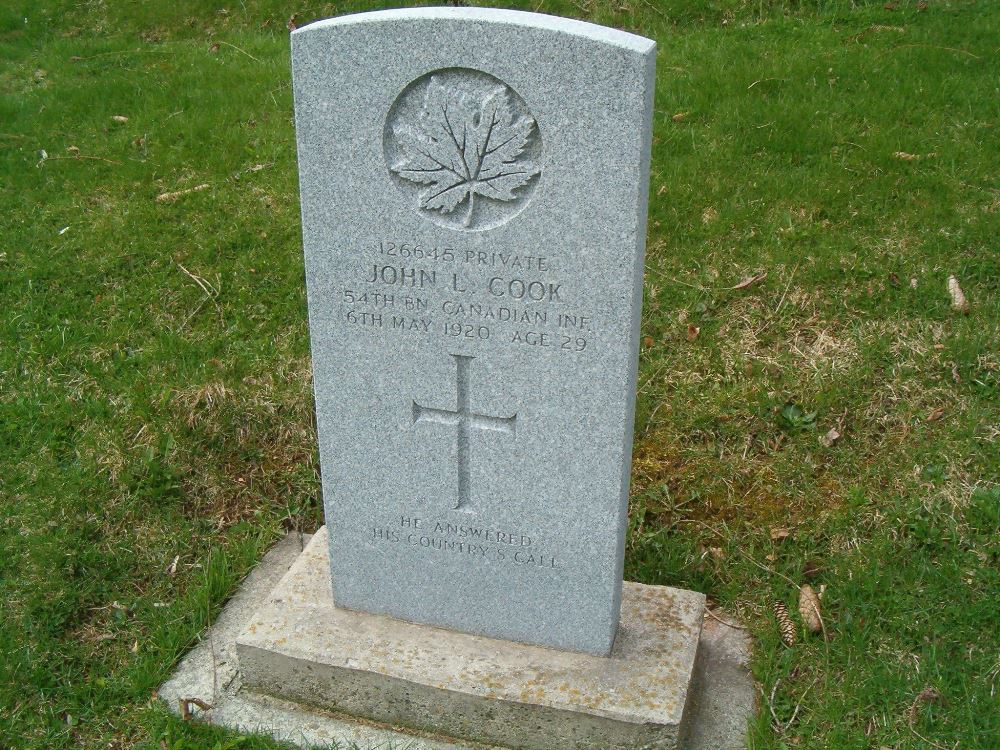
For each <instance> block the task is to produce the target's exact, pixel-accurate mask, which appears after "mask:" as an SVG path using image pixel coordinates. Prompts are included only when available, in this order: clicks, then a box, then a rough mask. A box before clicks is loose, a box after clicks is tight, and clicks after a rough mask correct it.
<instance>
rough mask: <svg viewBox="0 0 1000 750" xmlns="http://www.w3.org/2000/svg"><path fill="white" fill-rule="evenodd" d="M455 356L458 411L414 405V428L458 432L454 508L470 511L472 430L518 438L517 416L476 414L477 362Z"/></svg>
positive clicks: (458, 355) (461, 355)
mask: <svg viewBox="0 0 1000 750" xmlns="http://www.w3.org/2000/svg"><path fill="white" fill-rule="evenodd" d="M451 356H452V357H454V358H455V371H456V374H455V377H456V394H457V401H458V408H457V409H456V410H455V411H451V410H450V409H434V408H429V407H426V406H421V405H420V404H418V403H417V402H416V401H414V402H413V424H418V423H419V422H437V423H438V424H446V425H453V426H455V427H457V428H458V500H457V502H456V504H455V506H454V507H455V509H456V510H462V509H463V508H465V509H467V508H468V506H469V504H470V502H471V494H472V490H471V487H470V485H471V483H472V478H471V475H472V472H471V467H470V466H469V463H470V458H469V453H470V449H469V443H470V440H469V438H470V435H471V432H472V430H473V429H477V430H496V431H498V432H507V433H510V434H514V433H515V431H516V429H517V414H514V415H513V416H511V417H490V416H487V415H485V414H478V413H476V412H474V411H472V406H471V403H470V402H471V400H472V399H471V391H472V376H471V373H470V372H469V370H470V367H469V365H470V363H471V362H472V360H473V359H475V358H474V357H470V356H467V355H463V354H452V355H451Z"/></svg>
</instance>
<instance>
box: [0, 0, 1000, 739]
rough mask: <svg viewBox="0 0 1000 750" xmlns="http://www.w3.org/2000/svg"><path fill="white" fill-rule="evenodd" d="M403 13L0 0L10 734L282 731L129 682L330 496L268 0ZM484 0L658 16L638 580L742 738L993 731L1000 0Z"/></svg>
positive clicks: (644, 20)
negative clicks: (748, 697)
mask: <svg viewBox="0 0 1000 750" xmlns="http://www.w3.org/2000/svg"><path fill="white" fill-rule="evenodd" d="M398 4H405V3H384V4H383V3H374V2H372V3H363V2H340V3H316V4H314V5H312V6H305V7H298V8H297V7H296V6H289V5H288V4H285V3H279V2H276V1H269V0H260V1H251V0H244V1H243V2H239V3H230V4H228V5H225V6H224V7H223V4H222V3H221V2H220V3H208V2H198V1H197V0H176V1H175V2H172V3H140V2H111V1H110V0H107V1H106V2H97V1H94V2H66V1H63V2H58V1H56V0H53V1H52V2H47V3H37V2H27V1H26V0H13V2H12V3H11V2H8V3H5V4H4V7H3V8H2V9H0V310H2V312H0V344H2V346H0V549H2V554H0V655H2V656H0V747H4V748H6V747H10V748H46V749H48V748H54V749H58V748H70V747H84V748H109V747H110V748H125V747H140V748H160V747H168V748H177V750H183V749H184V748H201V747H205V748H212V747H215V746H217V747H218V748H220V750H222V748H224V747H229V746H230V745H227V742H230V741H232V742H234V743H238V744H234V745H232V746H238V747H242V748H271V747H274V746H275V745H274V744H273V743H271V742H269V741H265V740H263V739H259V738H253V739H244V740H239V739H236V740H232V739H231V736H229V735H226V734H224V733H222V732H219V731H217V730H214V729H210V728H208V727H205V726H202V725H198V724H194V723H185V722H182V721H180V720H179V719H176V718H174V717H173V716H171V715H169V714H168V713H167V712H165V711H164V709H163V708H162V707H161V706H159V705H158V703H157V702H156V701H155V700H152V697H153V692H154V691H155V689H156V687H157V685H159V684H160V682H161V681H162V680H163V679H164V678H165V677H166V676H167V675H168V674H169V672H170V670H171V668H172V666H173V665H174V664H175V663H176V661H177V659H178V658H180V656H181V655H183V653H184V652H185V651H186V650H187V649H188V648H189V647H190V646H191V645H192V644H193V643H194V642H195V640H196V639H197V637H198V634H199V633H200V632H201V631H202V629H203V628H204V627H205V626H206V625H207V624H208V623H209V622H211V620H212V618H213V616H214V615H215V614H216V613H217V612H218V610H219V608H220V607H221V605H222V603H223V602H224V600H225V599H226V597H227V596H228V595H229V594H230V593H231V592H232V591H233V590H234V587H235V586H236V585H237V583H238V582H239V580H240V579H241V577H242V576H243V575H245V574H246V572H247V571H248V570H249V569H250V568H251V567H252V566H253V565H254V563H255V562H256V561H257V560H258V559H259V558H260V556H261V555H262V554H263V551H264V550H265V549H266V548H267V546H268V545H269V544H270V543H271V542H273V541H274V540H275V539H277V538H278V537H279V536H280V535H281V534H282V533H284V532H285V531H286V530H287V529H291V528H302V529H305V530H307V531H308V530H312V529H313V528H315V527H316V526H317V525H318V524H319V523H320V522H321V512H320V510H319V508H318V493H319V480H318V473H317V467H316V458H315V434H314V426H313V418H312V402H311V395H310V391H309V388H310V380H309V357H308V351H309V349H308V331H307V327H306V315H305V296H304V283H303V272H302V264H301V263H302V261H301V248H300V240H299V223H298V204H297V201H298V197H297V190H296V170H295V154H294V138H293V129H292V123H291V97H290V89H289V69H288V36H287V29H286V22H287V21H288V17H289V15H290V14H291V12H292V11H293V10H295V11H297V12H298V16H297V21H298V22H299V23H300V24H301V23H304V22H307V21H308V20H311V19H313V18H317V17H323V16H327V15H334V14H336V13H342V12H347V11H349V10H359V9H365V8H374V7H385V6H389V5H398ZM497 4H498V5H505V6H508V7H520V8H526V9H537V10H541V11H546V12H552V13H559V14H563V15H569V16H575V17H580V18H585V19H587V20H592V21H596V22H600V23H606V24H609V25H613V26H617V27H620V28H625V29H630V30H634V31H637V32H639V33H642V34H645V35H647V36H655V37H656V38H657V39H658V40H659V42H660V52H659V62H658V81H657V98H656V117H655V128H656V132H655V135H656V139H655V144H654V151H653V158H654V163H653V178H652V179H653V183H652V191H651V206H650V208H651V211H650V234H649V243H648V248H649V249H648V258H647V273H646V290H645V292H646V304H645V309H644V313H643V337H644V344H643V349H642V359H641V371H640V396H639V407H638V415H637V422H636V450H635V461H634V467H633V503H632V511H631V525H630V536H629V546H628V552H627V560H626V567H627V575H628V577H630V578H633V579H636V580H641V581H645V582H647V583H655V584H671V585H678V586H684V587H688V588H696V589H699V590H702V591H705V592H706V593H708V594H709V596H710V597H711V598H712V600H714V601H715V602H717V603H719V604H720V605H722V606H723V607H724V608H726V610H728V611H729V612H731V613H735V614H738V615H739V616H740V617H741V618H742V619H743V620H744V621H745V622H746V623H747V624H748V626H749V627H750V629H751V632H752V634H753V635H754V637H755V652H754V661H753V670H754V675H755V678H756V680H757V681H758V683H759V685H760V688H761V707H762V710H761V712H760V716H759V719H758V720H757V721H756V722H755V723H754V725H753V726H751V727H750V729H749V736H750V742H751V746H752V747H753V748H774V749H777V748H816V749H825V748H835V749H837V750H840V749H843V750H848V749H853V748H858V749H859V750H860V749H861V748H875V749H876V750H878V749H880V748H892V749H893V750H897V749H900V748H921V749H923V748H931V747H937V748H948V750H952V749H953V748H963V749H971V748H984V749H986V748H996V747H1000V698H998V697H997V689H998V687H1000V686H998V684H997V683H998V682H1000V636H998V630H997V619H996V613H997V606H996V602H997V600H998V598H1000V543H998V539H1000V535H998V532H1000V450H998V445H1000V247H998V246H997V237H998V236H1000V184H998V181H997V175H998V174H1000V147H998V144H1000V131H998V124H1000V117H998V115H1000V97H998V94H997V92H998V87H1000V65H998V63H997V60H998V52H1000V49H998V41H997V40H998V39H1000V6H997V5H995V4H992V3H986V2H978V3H977V2H973V1H971V0H970V1H969V2H937V1H936V0H931V2H930V7H929V8H928V9H927V10H926V11H921V10H919V9H918V7H917V4H916V3H915V2H909V1H908V0H900V2H899V3H898V5H897V7H896V8H895V9H894V10H887V9H886V8H884V7H883V3H882V2H877V3H870V4H869V3H863V2H853V3H852V2H849V1H846V0H845V1H841V2H833V1H831V2H819V1H817V2H805V1H804V0H803V2H779V1H777V0H771V1H765V0H761V1H760V2H753V1H750V0H747V1H742V0H705V1H704V2H699V1H698V0H662V1H658V0H600V1H599V0H577V1H576V2H569V1H568V0H567V1H563V2H561V1H559V0H536V1H533V2H530V3H529V2H501V3H497ZM115 115H121V116H124V117H127V118H128V120H127V121H125V122H118V121H115V120H114V119H112V118H113V116H115ZM43 151H44V152H45V154H47V158H42V152H43ZM201 185H207V186H208V187H207V188H204V189H201V190H197V191H192V192H189V193H185V194H183V195H181V196H179V197H177V198H176V199H174V200H172V201H168V200H163V201H157V196H159V195H161V194H164V193H171V192H178V191H183V190H187V189H189V188H194V187H196V186H201ZM764 273H766V277H765V278H762V279H761V280H760V281H758V282H756V283H754V284H752V285H750V286H748V287H746V288H744V289H732V287H734V286H737V285H738V284H739V282H740V281H741V279H744V278H746V277H750V276H755V275H762V274H764ZM951 275H954V276H955V277H956V278H957V279H958V280H959V282H960V284H961V285H962V288H963V289H964V291H965V294H966V296H967V297H968V300H969V303H970V312H969V314H968V315H962V314H960V313H958V312H956V311H954V310H952V309H951V306H950V300H949V296H948V292H947V279H948V277H949V276H951ZM831 429H836V431H837V432H838V433H839V434H840V437H839V439H837V440H835V441H832V442H830V440H827V441H826V442H824V440H823V438H824V437H825V436H827V435H828V433H829V431H830V430H831ZM175 559H176V564H175V565H172V563H173V562H174V560H175ZM805 582H809V583H811V584H812V585H813V586H814V587H816V588H819V587H820V586H825V587H826V588H825V594H824V598H823V608H824V616H825V625H826V630H827V636H828V637H827V638H826V639H824V638H822V637H816V636H805V634H803V637H802V638H801V640H800V644H799V645H797V646H796V647H795V648H793V649H787V648H785V647H784V646H782V645H781V643H780V641H779V639H778V634H777V630H776V627H775V624H774V621H773V617H772V615H771V607H772V603H773V602H774V601H775V600H781V601H785V602H786V603H787V604H788V605H789V608H790V609H791V610H792V611H793V612H794V610H795V603H796V591H795V587H794V585H793V583H794V584H800V583H805ZM925 687H931V688H934V689H935V690H936V691H938V693H939V694H940V698H939V699H936V700H932V701H927V702H921V701H917V696H918V695H919V694H920V693H921V691H922V690H923V689H924V688H925ZM914 706H915V708H913V709H912V710H911V707H914ZM772 709H773V715H772ZM793 716H794V720H793Z"/></svg>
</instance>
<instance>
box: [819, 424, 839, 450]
mask: <svg viewBox="0 0 1000 750" xmlns="http://www.w3.org/2000/svg"><path fill="white" fill-rule="evenodd" d="M838 440H840V432H839V431H838V430H837V428H836V427H831V428H830V431H829V432H828V433H826V434H825V435H824V436H823V437H821V438H820V442H821V443H822V444H823V445H825V446H826V447H827V448H829V447H831V446H832V445H833V444H834V443H836V442H837V441H838Z"/></svg>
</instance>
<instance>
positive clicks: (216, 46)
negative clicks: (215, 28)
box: [208, 42, 219, 52]
mask: <svg viewBox="0 0 1000 750" xmlns="http://www.w3.org/2000/svg"><path fill="white" fill-rule="evenodd" d="M208 51H209V52H218V51H219V43H218V42H216V43H215V44H213V45H212V46H211V47H209V48H208Z"/></svg>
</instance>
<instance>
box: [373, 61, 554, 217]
mask: <svg viewBox="0 0 1000 750" xmlns="http://www.w3.org/2000/svg"><path fill="white" fill-rule="evenodd" d="M383 146H384V149H385V157H386V163H387V165H388V167H389V172H390V175H391V177H392V178H393V182H395V183H396V186H397V187H398V188H399V189H400V190H401V191H402V192H403V193H404V194H405V195H407V197H408V198H410V199H412V200H414V203H415V205H416V207H417V209H418V210H419V211H420V213H421V214H422V215H423V216H425V217H426V218H428V219H430V220H431V221H433V222H435V223H437V224H440V225H442V226H446V227H449V228H452V229H464V230H483V229H492V228H493V227H496V226H499V225H500V224H503V223H504V222H506V221H508V220H509V219H511V218H513V217H514V216H515V215H516V214H518V213H520V212H521V211H522V210H523V209H524V207H525V206H526V205H527V202H528V200H529V198H530V196H531V193H532V192H533V191H534V186H535V183H537V181H538V179H537V178H538V176H539V175H540V174H541V171H542V169H541V161H540V160H541V136H540V134H539V132H538V125H537V123H536V122H535V119H534V117H532V115H531V113H530V112H529V111H528V107H527V105H526V104H525V103H524V100H523V99H521V97H520V96H518V95H517V93H516V92H515V91H514V90H513V89H511V88H510V86H508V85H507V84H505V83H504V82H502V81H500V80H499V79H497V78H494V77H493V76H491V75H489V74H487V73H484V72H482V71H478V70H472V69H469V68H448V69H444V70H437V71H434V72H432V73H428V74H426V75H424V76H422V77H420V78H418V79H417V80H416V81H414V82H413V83H411V84H410V85H409V86H407V87H406V88H405V89H404V90H403V92H402V93H401V94H400V95H399V97H397V99H396V101H395V102H394V103H393V105H392V107H391V109H390V111H389V115H388V117H387V118H386V125H385V132H384V136H383Z"/></svg>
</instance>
